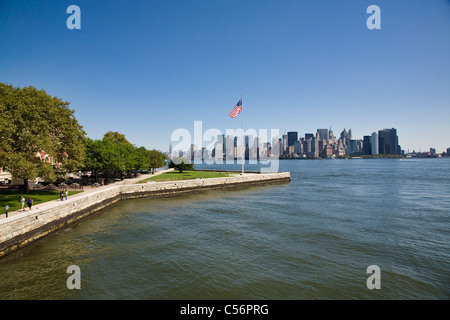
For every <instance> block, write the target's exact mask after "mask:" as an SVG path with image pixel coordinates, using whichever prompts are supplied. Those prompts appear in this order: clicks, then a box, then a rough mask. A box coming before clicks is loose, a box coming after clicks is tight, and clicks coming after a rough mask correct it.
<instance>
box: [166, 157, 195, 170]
mask: <svg viewBox="0 0 450 320" xmlns="http://www.w3.org/2000/svg"><path fill="white" fill-rule="evenodd" d="M168 167H169V168H174V169H176V170H178V172H180V173H182V172H183V171H187V170H193V169H194V164H193V163H191V162H190V161H189V159H188V158H185V157H173V158H172V159H171V160H170V162H169V165H168Z"/></svg>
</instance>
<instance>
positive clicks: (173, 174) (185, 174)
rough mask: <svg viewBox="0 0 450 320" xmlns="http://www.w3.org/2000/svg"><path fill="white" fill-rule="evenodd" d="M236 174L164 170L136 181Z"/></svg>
mask: <svg viewBox="0 0 450 320" xmlns="http://www.w3.org/2000/svg"><path fill="white" fill-rule="evenodd" d="M235 175H237V174H236V173H228V174H227V173H226V172H208V171H183V172H182V173H179V172H178V171H170V172H165V173H163V174H160V175H157V176H154V177H151V178H147V179H145V180H141V181H139V182H137V183H145V182H148V181H156V182H163V181H176V180H191V179H198V178H203V179H208V178H224V177H231V176H235Z"/></svg>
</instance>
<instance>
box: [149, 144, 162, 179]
mask: <svg viewBox="0 0 450 320" xmlns="http://www.w3.org/2000/svg"><path fill="white" fill-rule="evenodd" d="M148 154H149V168H150V169H151V171H152V174H154V173H155V169H156V168H161V167H164V166H165V165H166V156H165V155H164V154H162V153H161V152H159V151H157V150H150V151H149V153H148Z"/></svg>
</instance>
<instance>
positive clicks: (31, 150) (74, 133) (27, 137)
mask: <svg viewBox="0 0 450 320" xmlns="http://www.w3.org/2000/svg"><path fill="white" fill-rule="evenodd" d="M0 110H1V118H2V121H1V122H0V125H1V127H0V137H1V139H0V148H1V149H0V164H1V165H2V166H4V167H6V169H7V170H8V171H9V172H10V173H11V174H12V176H13V177H14V178H16V179H23V181H24V186H23V187H24V189H25V191H26V192H28V191H29V186H28V180H32V179H34V178H35V177H37V176H40V177H42V178H44V179H47V180H50V181H55V180H56V179H57V178H58V176H63V175H64V174H65V173H66V172H68V171H72V170H75V169H76V168H77V167H79V166H80V165H81V164H82V161H83V159H84V155H85V139H86V137H85V135H86V134H85V132H84V130H83V128H82V126H81V125H79V124H78V121H77V119H76V118H75V116H74V111H73V110H71V109H69V103H68V102H64V101H62V100H61V99H59V98H57V97H51V96H50V95H48V94H47V93H46V92H45V91H44V90H37V89H36V88H34V87H32V86H30V87H24V88H19V87H13V86H11V85H7V84H4V83H0ZM43 152H44V153H45V154H46V155H47V156H48V157H47V159H48V160H44V161H43V160H41V159H40V158H39V154H41V153H43ZM50 159H51V160H52V162H53V163H50V161H49V160H50Z"/></svg>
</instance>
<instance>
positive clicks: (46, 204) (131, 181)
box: [0, 169, 173, 220]
mask: <svg viewBox="0 0 450 320" xmlns="http://www.w3.org/2000/svg"><path fill="white" fill-rule="evenodd" d="M169 171H173V169H166V170H158V171H155V174H151V173H148V174H141V175H140V176H139V177H137V178H132V179H125V180H123V181H116V182H114V183H110V184H108V185H104V186H99V187H91V186H84V187H83V192H80V193H77V194H74V195H71V196H70V197H69V199H72V198H77V197H79V196H81V195H85V194H86V193H91V192H95V191H99V190H102V189H106V188H111V187H113V186H117V185H127V184H135V183H136V182H139V181H141V180H144V179H147V178H150V177H154V176H157V175H160V174H163V173H165V172H169ZM63 201H66V200H63ZM58 203H61V200H59V199H56V200H52V201H47V202H43V203H39V204H35V205H33V207H32V209H31V212H36V213H37V212H40V211H42V210H43V209H45V208H48V207H51V206H54V205H57V204H58ZM25 207H26V209H25V211H22V210H20V209H19V210H16V211H10V212H8V219H9V218H10V217H14V216H15V215H18V214H20V213H24V212H26V213H28V212H30V209H28V207H27V204H26V203H25ZM0 210H1V211H0V212H1V214H0V220H3V219H7V218H6V215H5V211H4V210H5V209H4V208H0Z"/></svg>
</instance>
